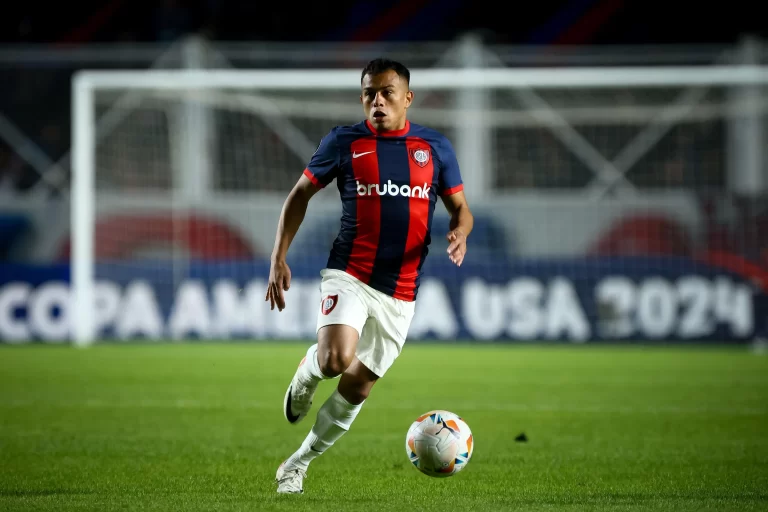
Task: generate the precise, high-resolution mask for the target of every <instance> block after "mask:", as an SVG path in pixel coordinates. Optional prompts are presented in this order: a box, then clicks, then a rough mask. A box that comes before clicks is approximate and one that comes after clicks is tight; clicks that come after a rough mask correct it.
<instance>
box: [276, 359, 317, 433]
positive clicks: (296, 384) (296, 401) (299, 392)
mask: <svg viewBox="0 0 768 512" xmlns="http://www.w3.org/2000/svg"><path fill="white" fill-rule="evenodd" d="M313 356H314V354H313ZM306 360H307V358H306V357H305V358H304V359H302V360H301V363H299V367H298V369H297V370H296V373H295V374H294V375H293V380H291V384H290V386H288V390H287V391H286V392H285V399H284V400H283V413H284V415H285V419H287V420H288V423H292V424H296V423H298V422H300V421H301V420H303V419H304V418H305V417H306V416H307V413H309V410H310V409H311V408H312V398H314V396H315V391H316V390H317V384H315V385H314V386H311V385H310V386H308V385H306V384H305V383H304V381H303V380H302V379H301V378H300V376H301V373H302V366H303V365H304V364H306Z"/></svg>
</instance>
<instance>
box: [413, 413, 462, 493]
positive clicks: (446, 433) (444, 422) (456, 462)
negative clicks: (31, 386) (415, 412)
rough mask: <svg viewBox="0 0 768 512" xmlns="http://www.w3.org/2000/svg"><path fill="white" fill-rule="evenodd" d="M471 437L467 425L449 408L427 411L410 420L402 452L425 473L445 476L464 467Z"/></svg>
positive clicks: (433, 475) (453, 473)
mask: <svg viewBox="0 0 768 512" xmlns="http://www.w3.org/2000/svg"><path fill="white" fill-rule="evenodd" d="M473 450H474V440H473V439H472V431H471V430H470V429H469V425H467V423H466V422H465V421H464V420H463V419H461V417H460V416H458V415H456V414H454V413H452V412H450V411H440V410H436V411H429V412H428V413H425V414H422V415H421V416H419V417H418V418H416V421H414V422H413V423H412V424H411V428H409V429H408V434H406V436H405V452H406V453H407V454H408V459H409V460H410V461H411V463H412V464H413V465H414V466H416V469H418V470H419V471H421V472H422V473H424V474H425V475H428V476H432V477H437V478H445V477H449V476H451V475H455V474H456V473H458V472H459V471H461V470H462V469H464V468H465V467H466V466H467V464H468V463H469V459H471V458H472V451H473Z"/></svg>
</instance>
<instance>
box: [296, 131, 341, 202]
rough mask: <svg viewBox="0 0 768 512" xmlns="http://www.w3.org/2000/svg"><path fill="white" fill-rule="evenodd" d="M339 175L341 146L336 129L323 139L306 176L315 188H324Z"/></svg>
mask: <svg viewBox="0 0 768 512" xmlns="http://www.w3.org/2000/svg"><path fill="white" fill-rule="evenodd" d="M338 173H339V145H338V142H337V140H336V128H334V129H333V130H331V131H330V132H329V133H328V135H326V136H325V137H323V138H322V140H321V141H320V145H319V146H318V147H317V149H316V150H315V154H314V155H312V158H311V159H310V160H309V164H308V165H307V168H306V169H304V175H305V176H306V177H307V178H309V179H310V181H311V182H312V183H314V184H315V186H317V187H320V188H323V187H325V186H326V185H328V184H329V183H330V182H332V181H333V180H334V178H336V176H337V175H338Z"/></svg>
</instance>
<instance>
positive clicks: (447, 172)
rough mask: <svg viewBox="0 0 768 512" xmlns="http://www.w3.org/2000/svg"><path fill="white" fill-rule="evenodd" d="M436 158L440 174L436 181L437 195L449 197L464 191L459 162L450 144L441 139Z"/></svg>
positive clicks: (446, 140)
mask: <svg viewBox="0 0 768 512" xmlns="http://www.w3.org/2000/svg"><path fill="white" fill-rule="evenodd" d="M438 147H439V153H438V157H439V159H440V174H439V175H438V180H437V184H438V186H437V193H438V194H439V195H441V196H450V195H451V194H455V193H456V192H461V191H462V190H464V183H463V182H462V180H461V171H460V170H459V162H458V160H457V159H456V152H455V151H454V150H453V146H452V145H451V142H450V141H449V140H448V139H446V138H443V139H442V140H441V141H440V145H439V146H438Z"/></svg>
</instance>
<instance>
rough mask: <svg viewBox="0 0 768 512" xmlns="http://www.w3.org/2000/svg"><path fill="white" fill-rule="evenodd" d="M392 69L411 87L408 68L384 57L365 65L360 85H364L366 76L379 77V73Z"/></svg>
mask: <svg viewBox="0 0 768 512" xmlns="http://www.w3.org/2000/svg"><path fill="white" fill-rule="evenodd" d="M390 69H391V70H392V71H394V72H395V73H397V74H398V75H400V77H401V78H404V79H405V82H406V83H407V84H409V85H410V83H411V72H410V71H408V68H407V67H405V66H404V65H402V64H401V63H399V62H397V61H395V60H390V59H385V58H383V57H380V58H378V59H373V60H372V61H371V62H369V63H368V64H366V65H365V67H364V68H363V73H362V74H361V75H360V83H363V79H364V78H365V75H378V74H379V73H383V72H385V71H389V70H390Z"/></svg>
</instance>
